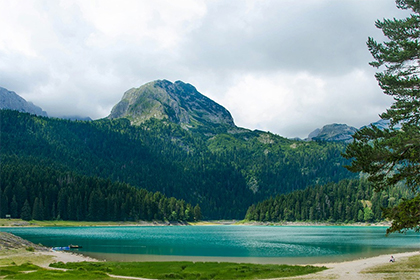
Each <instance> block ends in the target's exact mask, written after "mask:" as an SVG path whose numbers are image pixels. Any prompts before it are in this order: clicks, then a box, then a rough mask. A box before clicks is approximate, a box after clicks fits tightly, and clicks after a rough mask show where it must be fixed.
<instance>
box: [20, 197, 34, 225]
mask: <svg viewBox="0 0 420 280" xmlns="http://www.w3.org/2000/svg"><path fill="white" fill-rule="evenodd" d="M20 218H21V219H22V220H25V221H30V220H32V215H31V206H30V205H29V202H28V200H25V203H24V204H23V207H22V211H21V213H20Z"/></svg>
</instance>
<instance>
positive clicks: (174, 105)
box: [108, 80, 235, 129]
mask: <svg viewBox="0 0 420 280" xmlns="http://www.w3.org/2000/svg"><path fill="white" fill-rule="evenodd" d="M108 118H110V119H116V118H127V119H129V120H130V121H131V123H132V124H141V123H143V122H145V121H146V120H149V119H151V118H156V119H161V120H162V119H167V120H169V121H171V122H174V123H177V124H180V125H181V126H183V127H184V128H187V129H188V128H196V127H202V126H214V125H223V126H228V127H235V124H234V121H233V118H232V116H231V114H230V113H229V111H228V110H226V109H225V108H224V107H223V106H221V105H219V104H217V103H216V102H214V101H213V100H211V99H210V98H208V97H206V96H204V95H203V94H201V93H200V92H198V91H197V89H196V88H195V87H194V86H192V85H191V84H188V83H184V82H182V81H176V82H175V83H172V82H170V81H167V80H157V81H153V82H149V83H147V84H145V85H143V86H141V87H139V88H132V89H130V90H128V91H126V92H125V93H124V95H123V97H122V99H121V101H120V102H119V103H117V104H116V105H115V106H114V108H112V111H111V114H110V115H109V116H108Z"/></svg>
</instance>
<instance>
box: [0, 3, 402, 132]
mask: <svg viewBox="0 0 420 280" xmlns="http://www.w3.org/2000/svg"><path fill="white" fill-rule="evenodd" d="M405 15H406V12H404V11H401V10H398V9H397V8H396V6H395V2H394V1H393V0H369V1H367V0H340V1H337V0H303V1H292V0H249V1H246V0H223V1H222V0H207V1H203V0H177V1H174V0H167V1H166V0H150V1H149V0H143V1H139V0H115V1H106V0H97V1H94V0H80V1H56V0H45V1H41V0H39V1H38V0H34V1H31V0H13V1H12V0H0V86H1V87H5V88H7V89H8V90H11V91H15V92H16V93H17V94H19V95H21V96H22V97H24V98H25V99H26V100H28V101H32V102H33V103H35V105H38V106H40V107H42V108H43V109H44V110H45V111H47V112H48V114H49V115H50V116H60V115H82V116H90V117H91V118H93V119H97V118H102V117H105V116H107V115H108V114H109V113H110V111H111V109H112V107H113V106H114V105H115V104H116V103H117V102H118V101H119V100H120V99H121V97H122V95H123V93H124V92H125V91H126V90H128V89H130V88H133V87H139V86H141V85H142V84H144V83H147V82H149V81H152V80H157V79H167V80H170V81H172V82H174V81H177V80H182V81H184V82H186V83H190V84H192V85H194V86H195V87H196V88H197V90H198V91H199V92H201V93H202V94H204V95H206V96H208V97H210V98H211V99H213V100H215V101H216V102H218V103H219V104H221V105H223V106H224V107H226V108H227V109H228V110H229V111H230V112H231V114H232V116H233V118H234V120H235V123H236V124H237V125H238V126H242V127H246V128H250V129H261V130H265V131H271V132H273V133H276V134H279V135H282V136H285V137H296V136H298V137H302V138H304V137H306V136H307V135H308V134H309V132H311V131H312V130H314V129H315V128H318V127H322V126H323V125H325V124H330V123H346V124H348V125H352V126H356V127H360V126H362V125H365V124H367V123H370V122H374V121H376V120H378V119H379V117H378V114H380V113H381V112H383V111H384V110H385V109H386V108H387V107H388V106H389V105H390V104H391V103H392V99H390V97H388V96H385V95H384V94H383V93H382V91H381V90H380V88H379V87H378V85H377V82H376V80H375V78H374V73H375V69H373V68H372V67H370V66H369V65H368V62H369V61H371V56H370V53H369V52H368V50H367V47H366V40H367V37H368V36H371V37H374V38H375V39H378V40H382V33H381V31H380V30H377V29H376V28H375V26H374V22H375V20H377V19H383V18H393V17H397V18H399V17H405Z"/></svg>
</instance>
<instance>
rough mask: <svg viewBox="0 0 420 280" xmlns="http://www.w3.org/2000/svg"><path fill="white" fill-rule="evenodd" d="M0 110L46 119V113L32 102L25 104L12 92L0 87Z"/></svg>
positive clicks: (23, 100) (25, 102)
mask: <svg viewBox="0 0 420 280" xmlns="http://www.w3.org/2000/svg"><path fill="white" fill-rule="evenodd" d="M0 109H9V110H16V111H19V112H26V113H30V114H33V115H37V116H42V117H47V113H46V112H45V111H42V109H41V108H40V107H38V106H35V105H34V104H33V103H32V102H27V101H26V100H25V99H23V98H22V97H21V96H19V95H18V94H16V93H15V92H13V91H9V90H7V89H5V88H2V87H0Z"/></svg>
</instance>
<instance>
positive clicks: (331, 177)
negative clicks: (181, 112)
mask: <svg viewBox="0 0 420 280" xmlns="http://www.w3.org/2000/svg"><path fill="white" fill-rule="evenodd" d="M0 114H1V118H0V121H1V127H2V133H1V135H0V138H1V139H0V140H1V143H2V148H1V150H0V159H1V160H2V163H5V164H8V165H14V164H18V163H19V162H21V163H22V164H23V163H24V164H26V165H28V168H29V169H28V172H29V173H28V175H27V174H23V175H24V176H23V177H21V178H22V180H23V179H25V180H26V177H27V176H32V175H30V174H32V173H33V172H35V170H34V171H32V169H37V168H38V166H40V168H41V169H42V168H46V167H48V168H50V169H51V170H59V171H60V172H69V173H71V174H74V175H77V176H79V175H83V176H87V177H91V178H98V179H99V178H102V179H106V180H109V181H110V182H117V183H126V184H130V185H131V186H134V187H136V188H139V189H141V188H142V189H146V190H148V191H151V192H160V193H162V194H163V195H165V196H173V197H176V198H177V199H182V200H184V201H186V202H187V203H189V204H191V205H196V204H199V205H200V210H201V211H200V213H201V215H202V217H203V218H205V219H242V218H243V216H244V215H245V213H246V209H247V208H248V207H249V205H251V204H252V203H255V202H257V201H260V200H262V199H266V198H268V197H270V196H271V195H276V194H281V193H287V192H290V191H293V190H296V189H302V188H305V187H306V186H308V185H311V184H316V183H326V182H330V181H339V180H340V179H343V178H347V177H349V176H354V175H353V174H351V173H350V172H348V171H347V170H346V169H345V168H343V167H342V166H343V165H344V164H346V160H345V159H343V158H342V157H341V152H342V151H344V148H345V146H344V145H342V144H337V143H317V142H309V143H308V142H303V141H293V140H289V139H285V138H283V137H280V136H277V135H274V134H271V133H265V132H261V131H246V130H243V129H242V130H241V129H238V131H237V132H235V133H233V132H232V133H230V134H218V135H213V134H212V135H211V136H206V135H204V134H202V133H201V132H200V133H199V132H196V131H195V132H190V131H187V130H185V129H183V128H181V127H180V126H179V125H176V124H173V123H169V122H167V121H159V120H156V119H151V120H148V121H147V122H144V123H142V124H141V125H140V126H132V125H130V122H129V121H128V120H127V119H116V120H98V121H93V122H81V121H69V120H61V119H51V118H43V117H37V116H33V115H29V114H24V113H19V112H15V111H7V110H1V112H0ZM229 139H233V141H231V142H232V143H230V144H227V143H228V141H230V140H229ZM10 168H12V167H10ZM18 168H20V167H18ZM43 176H44V174H43V173H42V172H40V173H39V175H37V176H35V177H34V178H36V179H34V180H32V181H31V182H30V183H31V184H34V185H35V186H36V188H37V189H39V188H40V186H44V185H45V184H47V187H48V186H49V185H50V181H49V179H48V178H45V179H44V178H43ZM47 177H48V176H47ZM9 179H10V178H8V180H9ZM70 179H71V178H70ZM2 180H3V178H2ZM95 180H96V179H95ZM44 181H45V182H44ZM60 181H62V182H66V183H67V182H69V183H71V180H70V181H69V180H68V179H67V178H66V176H64V177H63V178H62V179H60ZM53 185H57V182H54V183H53ZM95 186H96V187H95ZM6 187H7V186H6V185H4V184H2V187H1V188H2V194H0V196H1V197H0V199H1V201H2V203H1V205H0V211H1V213H0V216H4V215H5V214H11V215H12V217H13V218H18V217H20V214H21V213H20V212H21V208H22V206H23V204H24V202H25V199H26V197H27V196H28V193H27V192H26V191H27V188H28V187H29V186H28V185H26V184H23V182H22V181H19V180H18V179H17V178H15V179H13V185H11V186H9V189H8V191H7V192H6V193H5V190H6ZM70 187H73V185H72V184H70V185H69V186H68V187H67V188H65V189H66V190H62V193H70V192H71V193H73V195H74V197H72V198H71V199H65V198H63V197H64V194H61V195H60V196H59V195H58V192H57V196H56V197H55V198H48V201H45V199H46V198H45V196H44V197H39V196H38V202H37V204H36V207H34V205H35V198H36V197H37V196H31V197H32V198H31V199H33V200H30V201H29V203H30V205H31V215H36V216H37V217H39V218H42V216H44V219H47V220H48V219H50V216H54V217H58V213H60V216H59V218H61V219H66V215H67V214H63V213H65V212H66V211H63V210H64V209H74V208H75V207H74V205H75V203H76V201H77V200H78V199H79V198H78V194H77V192H76V193H75V191H74V190H72V189H71V188H70ZM100 188H102V186H100V185H98V184H94V186H93V187H92V191H94V192H93V194H92V195H91V193H89V194H87V196H86V197H84V198H83V203H85V205H87V206H86V207H87V209H84V208H83V209H84V210H83V211H84V212H83V213H86V211H88V210H89V209H90V213H91V214H90V216H86V217H84V218H83V219H89V220H95V219H97V218H94V217H100V216H101V214H100V213H99V212H98V213H95V211H98V209H99V208H98V207H96V206H97V205H101V203H100V202H99V201H98V200H101V199H106V197H101V195H100V193H98V190H97V189H100ZM10 190H13V191H10ZM52 191H53V192H54V190H52ZM54 193H55V192H54ZM6 194H7V195H6ZM52 199H57V200H55V201H54V200H52ZM6 200H7V201H6ZM85 200H86V201H85ZM3 201H4V203H3ZM77 203H78V202H77ZM41 204H42V207H41ZM45 204H48V205H50V206H51V207H50V208H49V210H48V211H46V210H45V208H46V207H45ZM118 207H119V206H118ZM118 207H117V208H118ZM34 208H35V209H34ZM41 208H44V211H41ZM75 209H79V208H77V207H76V208H75ZM130 210H131V209H128V210H127V209H126V208H124V210H123V211H122V212H123V213H126V212H127V211H128V214H127V216H125V217H126V218H127V219H132V218H133V217H134V216H133V215H130V214H129V213H130ZM185 210H186V207H184V209H182V212H183V214H181V213H180V212H181V209H179V211H180V212H179V213H177V217H176V218H178V219H180V217H182V216H183V215H184V216H185V214H186V212H185ZM78 211H81V210H78ZM176 211H178V210H176ZM70 212H71V211H70ZM113 212H114V213H115V211H113ZM192 212H193V211H189V212H188V215H190V213H192ZM142 213H143V212H142ZM197 213H198V212H197ZM170 214H172V211H171V213H170ZM63 215H64V216H63ZM148 216H150V215H148ZM152 216H153V215H152ZM169 216H170V215H168V216H167V218H168V219H169ZM190 216H192V215H190ZM198 216H200V215H198ZM33 218H34V217H33ZM152 218H153V217H152ZM174 218H175V216H174V215H172V217H171V219H174ZM76 219H77V214H76ZM78 219H81V218H80V215H79V218H78Z"/></svg>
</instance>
